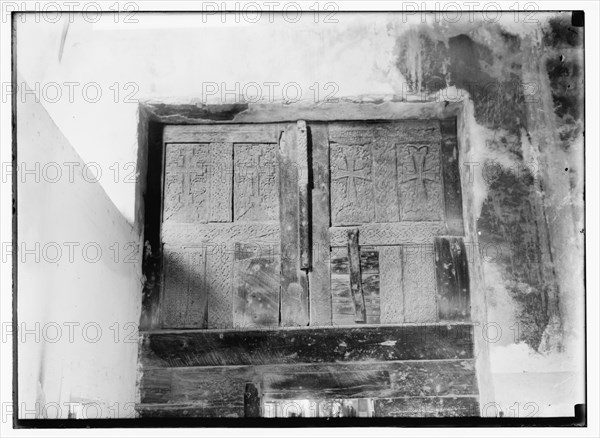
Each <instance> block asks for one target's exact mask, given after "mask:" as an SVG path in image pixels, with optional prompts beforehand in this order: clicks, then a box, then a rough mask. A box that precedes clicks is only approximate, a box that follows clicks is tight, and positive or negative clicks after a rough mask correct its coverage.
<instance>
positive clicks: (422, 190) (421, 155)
mask: <svg viewBox="0 0 600 438" xmlns="http://www.w3.org/2000/svg"><path fill="white" fill-rule="evenodd" d="M408 151H409V153H410V158H411V162H412V167H413V169H412V172H410V174H411V175H414V176H413V177H411V178H406V179H404V181H402V182H403V183H407V182H411V181H414V183H415V184H414V191H415V195H416V196H417V199H425V200H427V185H426V183H427V182H436V181H437V178H436V175H435V169H433V168H426V167H425V166H426V165H427V155H428V154H429V146H421V147H416V146H409V147H408ZM432 173H433V176H431V174H432ZM428 174H429V176H428Z"/></svg>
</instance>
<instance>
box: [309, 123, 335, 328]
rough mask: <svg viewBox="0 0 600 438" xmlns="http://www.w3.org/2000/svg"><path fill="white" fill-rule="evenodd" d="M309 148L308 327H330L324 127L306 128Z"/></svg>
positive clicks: (326, 173) (327, 170) (327, 204)
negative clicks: (310, 188)
mask: <svg viewBox="0 0 600 438" xmlns="http://www.w3.org/2000/svg"><path fill="white" fill-rule="evenodd" d="M309 130H310V132H309V134H310V135H309V137H308V138H309V142H310V145H311V146H312V148H311V151H312V160H311V161H312V174H313V181H312V182H313V186H312V193H311V198H312V236H311V237H312V258H313V263H312V269H311V270H310V271H309V272H308V278H309V280H310V281H309V287H310V293H309V299H310V324H311V325H313V326H325V325H331V317H332V310H331V290H330V274H329V261H330V254H331V250H330V246H331V244H330V238H329V224H330V212H329V140H328V139H327V135H328V134H327V126H326V125H311V126H309Z"/></svg>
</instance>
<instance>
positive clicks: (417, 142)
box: [329, 120, 444, 225]
mask: <svg viewBox="0 0 600 438" xmlns="http://www.w3.org/2000/svg"><path fill="white" fill-rule="evenodd" d="M329 138H330V141H331V181H332V182H331V206H332V207H331V208H332V211H331V216H332V223H333V224H334V225H357V224H362V223H370V222H378V223H393V222H399V221H435V220H443V219H444V201H443V193H442V171H441V166H440V147H441V135H440V127H439V123H438V121H437V120H420V121H418V120H404V121H396V122H392V123H389V122H380V123H365V122H363V123H360V122H354V123H349V122H344V123H333V124H331V125H330V128H329Z"/></svg>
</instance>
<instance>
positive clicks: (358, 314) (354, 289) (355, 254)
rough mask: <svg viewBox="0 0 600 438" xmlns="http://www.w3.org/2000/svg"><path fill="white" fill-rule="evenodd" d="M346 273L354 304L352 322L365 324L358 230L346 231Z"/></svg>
mask: <svg viewBox="0 0 600 438" xmlns="http://www.w3.org/2000/svg"><path fill="white" fill-rule="evenodd" d="M347 248H348V271H349V272H350V293H351V294H352V301H353V303H354V321H355V322H366V319H367V317H366V311H365V297H364V296H363V288H362V275H361V272H360V250H359V249H358V229H357V228H353V229H350V230H348V240H347Z"/></svg>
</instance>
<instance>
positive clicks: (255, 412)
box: [244, 383, 261, 418]
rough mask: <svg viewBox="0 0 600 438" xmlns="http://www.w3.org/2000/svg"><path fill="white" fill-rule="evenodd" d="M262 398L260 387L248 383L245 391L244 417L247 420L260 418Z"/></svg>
mask: <svg viewBox="0 0 600 438" xmlns="http://www.w3.org/2000/svg"><path fill="white" fill-rule="evenodd" d="M260 405H261V397H260V392H259V390H258V386H257V385H255V384H254V383H246V390H245V391H244V416H245V417H246V418H256V417H260V408H261V406H260Z"/></svg>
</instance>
